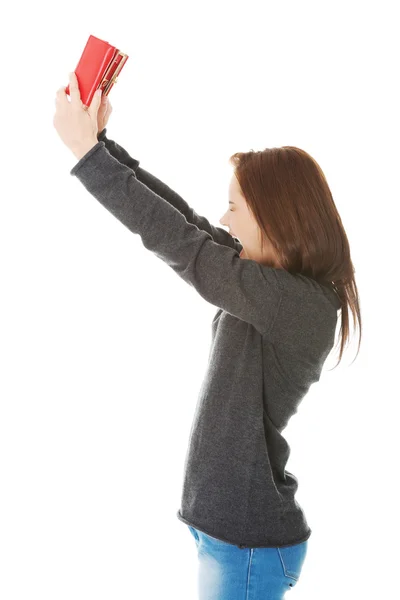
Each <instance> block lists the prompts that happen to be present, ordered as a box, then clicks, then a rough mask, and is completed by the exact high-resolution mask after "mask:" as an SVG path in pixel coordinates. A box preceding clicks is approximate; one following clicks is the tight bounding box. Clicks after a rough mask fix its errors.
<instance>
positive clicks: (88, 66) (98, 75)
mask: <svg viewBox="0 0 400 600" xmlns="http://www.w3.org/2000/svg"><path fill="white" fill-rule="evenodd" d="M128 58H129V56H128V55H127V54H124V53H123V52H121V51H120V50H119V49H118V48H116V47H115V46H112V45H111V44H109V43H108V42H106V41H104V40H101V39H99V38H97V37H95V36H94V35H90V36H89V38H88V41H87V42H86V46H85V48H84V50H83V52H82V56H81V58H80V59H79V62H78V65H77V67H76V69H75V75H76V77H77V80H78V85H79V91H80V94H81V100H82V103H83V104H84V105H85V106H90V104H91V102H92V99H93V96H94V94H95V93H96V90H98V89H101V90H102V95H103V96H108V94H109V93H110V90H111V88H112V87H113V85H114V84H115V83H117V81H118V75H119V74H120V73H121V70H122V68H123V66H124V65H125V63H126V61H127V60H128ZM65 93H66V94H68V95H70V92H69V85H67V87H66V88H65Z"/></svg>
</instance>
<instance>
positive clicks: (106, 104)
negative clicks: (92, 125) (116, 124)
mask: <svg viewBox="0 0 400 600" xmlns="http://www.w3.org/2000/svg"><path fill="white" fill-rule="evenodd" d="M111 113H112V106H111V104H110V100H109V98H108V96H103V97H102V99H101V104H100V107H99V112H98V113H97V127H98V130H99V133H101V132H102V131H103V129H104V127H105V126H106V125H107V123H108V119H109V118H110V115H111Z"/></svg>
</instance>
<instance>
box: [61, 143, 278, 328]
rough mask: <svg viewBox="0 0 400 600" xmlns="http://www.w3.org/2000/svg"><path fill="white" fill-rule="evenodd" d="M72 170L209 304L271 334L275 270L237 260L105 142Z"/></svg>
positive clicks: (275, 298) (275, 303)
mask: <svg viewBox="0 0 400 600" xmlns="http://www.w3.org/2000/svg"><path fill="white" fill-rule="evenodd" d="M70 174H71V175H74V176H76V177H77V179H78V180H79V181H80V182H81V183H82V184H83V185H84V187H85V188H86V189H87V191H88V192H89V193H90V194H91V195H92V196H94V197H95V198H96V199H97V200H98V201H99V202H100V204H102V205H103V206H104V207H105V208H106V209H107V210H108V211H109V212H110V213H111V214H112V215H114V217H115V218H117V219H118V220H119V221H120V222H121V223H122V224H123V225H125V227H127V228H128V229H129V230H130V231H131V232H132V233H135V234H138V235H140V237H141V240H142V243H143V245H144V247H145V248H147V249H148V250H150V251H151V252H153V253H154V254H155V256H157V257H158V258H160V259H161V260H163V261H164V262H165V263H166V264H167V265H168V266H169V267H171V269H173V270H174V271H175V273H177V275H179V277H181V278H182V279H183V280H184V281H186V282H187V283H188V284H189V285H191V286H192V287H194V288H195V289H196V291H197V292H198V293H199V294H200V296H202V297H203V298H204V299H205V300H206V301H207V302H209V303H210V304H213V305H214V306H217V307H219V308H222V309H223V310H225V311H227V312H228V313H230V314H231V315H234V316H235V317H238V318H239V319H241V320H243V321H246V322H248V323H251V324H252V325H253V326H254V327H255V328H256V329H257V330H258V331H259V332H260V333H262V334H264V333H267V332H269V330H270V328H271V327H272V325H273V322H274V319H275V317H276V315H277V313H278V310H279V305H280V301H281V288H280V283H279V280H278V276H277V274H276V269H275V268H273V267H267V266H263V265H261V264H260V263H258V262H257V261H254V260H247V259H241V258H240V257H239V253H238V252H237V250H235V249H234V248H230V247H229V246H225V245H221V244H218V243H216V242H215V241H214V240H213V238H212V236H211V235H210V234H209V233H208V232H207V231H203V230H201V229H199V228H198V227H197V226H196V225H194V224H192V223H189V222H188V221H187V219H186V217H185V216H184V215H183V214H182V213H181V212H180V211H179V210H177V209H176V208H175V207H174V206H172V205H171V204H169V203H168V202H167V201H166V200H165V199H164V198H162V197H161V196H159V195H158V194H156V193H155V192H153V191H152V190H150V189H149V188H148V187H147V186H146V185H144V184H143V183H142V182H141V181H139V180H138V179H137V178H136V175H135V172H134V171H133V170H132V169H130V168H129V167H127V166H126V165H123V164H121V163H120V162H119V161H118V160H117V159H116V158H114V157H113V156H111V154H110V153H109V152H108V150H107V148H106V147H105V144H104V142H97V144H96V145H95V146H93V147H92V148H91V149H90V150H89V151H88V152H87V153H86V154H85V155H84V156H83V157H82V158H81V159H80V160H79V161H78V162H77V163H76V164H75V166H74V167H73V168H72V169H71V171H70Z"/></svg>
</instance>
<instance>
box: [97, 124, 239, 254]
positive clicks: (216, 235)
mask: <svg viewBox="0 0 400 600" xmlns="http://www.w3.org/2000/svg"><path fill="white" fill-rule="evenodd" d="M97 139H98V140H99V142H104V144H105V146H106V148H107V150H108V151H109V153H110V154H111V156H113V157H114V158H116V159H117V160H118V161H119V162H120V163H121V164H123V165H125V166H126V167H129V168H130V169H132V170H133V171H134V173H135V175H136V178H137V179H138V180H139V181H141V182H142V183H144V184H145V185H146V186H147V187H148V188H149V189H150V190H152V191H153V192H155V193H156V194H158V195H159V196H161V197H162V198H164V200H166V201H167V202H169V204H172V206H174V207H175V208H176V209H178V210H179V212H181V213H182V214H183V215H184V216H185V217H186V220H187V222H188V223H192V224H193V225H196V227H198V228H199V229H202V230H203V231H206V232H207V233H209V234H210V235H211V237H212V238H213V240H214V242H216V243H217V244H222V245H223V246H229V247H230V248H233V249H234V250H237V252H239V253H240V251H241V250H242V248H243V246H242V245H241V243H240V242H239V240H238V239H237V238H234V237H232V236H231V235H230V233H228V232H227V231H226V230H225V229H223V228H222V227H216V226H214V225H211V223H210V222H209V221H208V220H207V219H206V217H202V216H200V215H198V214H197V213H196V211H195V210H194V209H193V208H191V207H190V206H189V204H188V203H187V202H186V201H185V200H184V199H183V198H182V197H181V196H179V194H177V193H176V192H174V190H172V189H171V188H170V187H168V185H166V184H165V183H163V182H162V181H161V180H160V179H158V178H157V177H155V176H154V175H152V174H151V173H149V172H148V171H146V170H145V169H143V168H142V167H140V166H139V164H140V161H138V160H137V159H136V158H132V157H131V156H130V155H129V154H128V152H127V151H126V150H125V149H124V148H123V147H122V146H120V145H119V144H117V143H116V142H114V141H113V140H111V139H109V138H108V137H107V128H104V129H103V130H102V131H101V132H100V133H99V134H98V136H97Z"/></svg>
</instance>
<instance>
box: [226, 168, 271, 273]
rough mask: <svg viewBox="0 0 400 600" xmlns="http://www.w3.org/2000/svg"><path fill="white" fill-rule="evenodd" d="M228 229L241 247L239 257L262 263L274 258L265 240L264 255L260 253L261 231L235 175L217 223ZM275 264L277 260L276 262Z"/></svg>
mask: <svg viewBox="0 0 400 600" xmlns="http://www.w3.org/2000/svg"><path fill="white" fill-rule="evenodd" d="M219 222H220V223H221V225H224V226H227V227H228V228H229V233H230V234H231V235H232V236H233V237H236V238H238V240H239V241H240V243H241V244H242V246H243V251H242V252H241V253H240V257H241V258H244V259H251V260H255V261H257V262H259V263H261V264H262V263H263V262H264V261H265V259H266V258H269V259H271V257H274V259H275V260H276V257H275V251H274V249H273V247H272V245H271V243H270V242H269V241H268V240H266V242H265V247H264V253H261V231H260V228H259V226H258V224H257V222H256V220H255V219H254V217H253V214H252V213H251V211H250V209H249V208H248V206H247V202H246V199H245V197H244V196H243V194H242V191H241V189H240V186H239V182H238V180H237V179H236V176H235V174H234V173H233V174H232V177H231V180H230V183H229V190H228V210H227V211H226V213H225V214H224V215H223V217H222V218H221V219H220V221H219ZM276 262H277V260H276Z"/></svg>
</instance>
